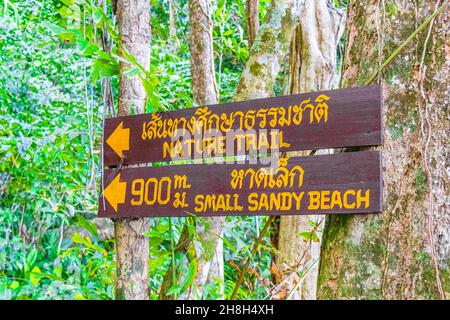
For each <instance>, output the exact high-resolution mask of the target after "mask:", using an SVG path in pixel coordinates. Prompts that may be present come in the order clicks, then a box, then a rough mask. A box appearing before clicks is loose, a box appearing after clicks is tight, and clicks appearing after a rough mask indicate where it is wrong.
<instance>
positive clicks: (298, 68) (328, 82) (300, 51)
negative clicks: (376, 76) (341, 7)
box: [272, 0, 345, 300]
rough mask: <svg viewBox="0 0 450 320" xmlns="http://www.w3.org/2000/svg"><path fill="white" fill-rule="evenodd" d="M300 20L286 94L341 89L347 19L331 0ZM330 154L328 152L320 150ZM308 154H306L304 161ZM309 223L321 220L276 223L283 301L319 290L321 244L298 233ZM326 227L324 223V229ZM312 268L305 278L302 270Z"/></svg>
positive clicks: (313, 1) (307, 8)
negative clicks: (342, 45) (340, 58)
mask: <svg viewBox="0 0 450 320" xmlns="http://www.w3.org/2000/svg"><path fill="white" fill-rule="evenodd" d="M301 11H302V14H301V16H302V19H301V20H300V23H299V26H298V27H297V28H296V31H295V35H294V37H293V38H292V42H291V49H290V56H289V81H288V86H287V90H286V91H287V92H285V94H298V93H302V92H311V91H317V90H326V89H333V88H335V87H337V85H338V84H339V75H340V73H339V72H338V71H337V66H336V62H337V57H336V55H337V47H338V44H339V40H340V38H341V36H342V32H343V29H344V26H345V14H344V13H343V12H339V11H338V10H336V9H334V8H332V7H328V5H327V0H306V1H305V4H304V6H303V7H302V8H301ZM321 151H322V153H323V151H325V152H327V153H328V151H327V150H321ZM308 153H309V152H308V151H306V152H304V151H302V152H300V154H301V155H303V156H305V155H307V154H308ZM309 221H314V222H315V223H319V222H321V221H323V219H322V217H321V216H313V215H305V216H281V217H280V218H279V219H278V220H277V223H278V226H276V227H275V230H277V233H278V234H277V237H276V243H275V245H276V247H277V249H278V253H277V254H276V255H275V261H274V264H275V266H272V270H273V271H274V280H275V284H276V285H277V286H278V289H277V291H276V292H274V295H275V296H276V297H278V298H285V297H286V296H287V295H288V294H289V293H290V292H291V291H292V290H294V289H295V291H294V292H293V294H292V295H291V299H308V300H310V299H315V298H316V288H317V273H318V263H317V260H318V258H319V255H320V234H319V242H311V241H309V242H305V241H304V239H303V238H302V237H300V236H299V233H300V232H308V231H310V230H311V229H312V226H311V225H309ZM320 227H323V223H321V224H320ZM311 266H312V269H311V270H310V271H309V272H308V273H307V275H306V276H305V277H303V280H302V284H301V285H299V286H297V287H296V283H298V282H299V281H301V278H300V277H299V275H298V272H299V271H303V272H305V271H307V270H308V269H309V268H311Z"/></svg>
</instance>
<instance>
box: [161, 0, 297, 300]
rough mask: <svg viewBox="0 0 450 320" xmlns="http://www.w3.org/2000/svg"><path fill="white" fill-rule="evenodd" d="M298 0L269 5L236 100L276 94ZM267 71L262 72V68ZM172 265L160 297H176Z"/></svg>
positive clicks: (184, 246) (278, 0) (185, 247)
mask: <svg viewBox="0 0 450 320" xmlns="http://www.w3.org/2000/svg"><path fill="white" fill-rule="evenodd" d="M299 4H300V3H299V2H298V1H295V0H273V2H272V4H271V7H270V8H269V11H268V14H267V19H266V21H265V23H264V24H263V26H262V27H261V28H260V30H259V32H258V35H257V37H256V40H255V44H254V46H253V48H252V50H251V52H250V57H249V59H248V61H247V63H246V66H245V69H244V71H243V73H242V75H241V78H240V80H239V83H238V86H237V89H236V92H235V95H234V100H235V101H239V100H247V99H255V98H260V97H267V96H270V95H273V85H274V83H275V79H276V77H277V75H278V72H279V70H280V64H281V61H282V59H283V57H284V55H285V54H286V53H287V52H288V49H289V43H290V41H291V38H292V34H293V31H294V29H295V25H296V24H297V22H298V15H299V11H298V9H297V8H298V5H299ZM263 70H264V71H265V72H262V71H263ZM266 82H267V83H268V84H266ZM209 231H210V232H208V233H207V234H208V235H209V236H211V237H213V239H216V241H217V239H218V236H217V235H221V234H222V231H223V225H222V226H220V225H217V228H216V229H211V228H210V229H209ZM187 232H188V230H187V228H184V229H183V232H182V234H181V236H180V241H179V242H178V245H177V250H179V251H184V252H186V251H187V250H188V248H189V246H190V245H192V243H191V242H189V241H185V239H186V236H188V235H187ZM208 241H209V240H208ZM172 268H173V265H172V264H171V265H170V267H169V270H168V272H167V273H166V275H165V277H164V280H163V283H162V286H161V290H160V294H159V298H160V299H173V296H171V295H167V292H168V290H169V289H170V288H171V287H172V285H171V272H172Z"/></svg>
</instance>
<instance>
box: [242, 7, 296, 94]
mask: <svg viewBox="0 0 450 320" xmlns="http://www.w3.org/2000/svg"><path fill="white" fill-rule="evenodd" d="M303 2H304V1H296V0H273V1H272V3H271V4H270V8H269V10H268V12H267V15H266V18H265V21H264V24H263V25H262V26H261V27H260V28H259V31H258V33H257V35H256V38H255V43H254V44H253V46H252V47H251V50H250V56H249V58H248V60H247V63H246V65H245V69H244V71H243V72H242V75H241V78H240V79H239V82H238V85H237V89H236V93H235V95H234V100H235V101H240V100H247V99H257V98H266V97H267V96H273V86H274V84H275V79H276V77H277V75H278V72H279V71H280V68H281V62H282V60H283V58H284V56H285V55H286V53H287V52H288V50H289V44H290V42H291V39H292V35H293V33H294V30H295V26H296V24H297V22H298V18H299V7H300V6H301V5H302V3H303Z"/></svg>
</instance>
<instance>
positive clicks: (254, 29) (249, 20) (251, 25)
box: [245, 0, 259, 48]
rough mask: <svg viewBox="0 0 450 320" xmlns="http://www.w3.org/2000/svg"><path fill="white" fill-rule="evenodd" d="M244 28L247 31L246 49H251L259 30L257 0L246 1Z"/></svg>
mask: <svg viewBox="0 0 450 320" xmlns="http://www.w3.org/2000/svg"><path fill="white" fill-rule="evenodd" d="M245 3H246V7H245V9H246V10H245V11H246V12H245V13H246V17H245V27H246V29H247V37H248V47H249V48H251V47H252V45H253V42H254V41H255V38H256V34H257V33H258V29H259V0H246V2H245Z"/></svg>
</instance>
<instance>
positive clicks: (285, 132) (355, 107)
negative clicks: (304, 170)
mask: <svg viewBox="0 0 450 320" xmlns="http://www.w3.org/2000/svg"><path fill="white" fill-rule="evenodd" d="M176 129H179V131H178V132H182V133H185V134H189V136H190V137H191V138H185V139H184V140H183V141H171V140H172V139H171V138H172V136H173V134H174V132H175V130H176ZM207 130H216V131H217V132H218V133H221V134H223V135H224V136H225V134H226V133H227V132H230V131H231V130H242V131H244V132H245V133H243V134H242V135H236V136H235V140H234V141H233V143H235V144H236V145H233V146H232V147H233V148H234V150H236V153H238V154H243V153H245V154H247V153H248V151H249V149H250V148H255V149H257V150H260V149H261V148H262V147H264V146H265V147H266V148H267V149H268V150H271V149H273V148H278V149H279V150H280V151H297V150H309V149H320V148H333V147H351V146H371V145H380V144H381V143H382V134H381V132H382V127H381V87H380V86H379V85H373V86H366V87H359V88H347V89H342V90H332V91H320V92H314V93H305V94H298V95H290V96H282V97H274V98H267V99H257V100H249V101H240V102H233V103H228V104H220V105H213V106H204V107H198V108H192V109H183V110H177V111H168V112H162V113H151V114H142V115H135V116H127V117H118V118H111V119H106V121H105V130H104V136H105V144H104V164H105V165H106V166H117V165H119V164H135V163H149V162H155V161H169V160H173V159H172V156H173V155H174V154H177V155H179V156H180V153H179V152H180V148H182V147H186V146H188V150H187V151H185V152H184V153H183V154H182V156H184V157H186V158H187V159H192V158H194V156H193V154H194V153H195V152H197V153H202V155H201V157H203V158H206V157H208V156H211V157H212V156H217V155H219V156H220V155H221V153H222V154H223V152H224V150H225V149H227V147H229V146H226V145H225V138H224V137H223V138H214V139H209V140H208V139H205V137H204V136H202V133H204V132H206V131H207ZM262 130H266V131H267V132H266V133H265V135H266V136H265V137H264V133H263V132H262ZM276 130H279V131H278V132H276ZM261 132H262V133H261ZM261 134H262V135H263V136H261ZM272 134H273V135H276V139H272V138H275V136H272ZM255 135H258V136H255ZM273 141H275V142H273ZM174 170H175V169H174ZM177 170H179V169H177ZM208 170H210V171H211V172H213V171H212V170H213V168H209V169H208ZM214 170H215V168H214ZM221 170H225V169H221ZM130 172H134V171H130ZM128 174H131V173H126V174H125V173H124V177H125V175H128Z"/></svg>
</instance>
